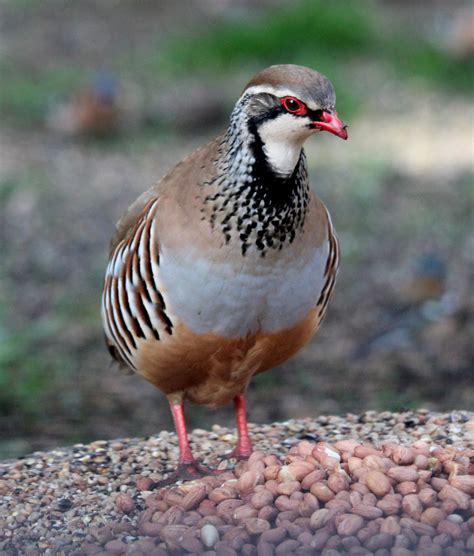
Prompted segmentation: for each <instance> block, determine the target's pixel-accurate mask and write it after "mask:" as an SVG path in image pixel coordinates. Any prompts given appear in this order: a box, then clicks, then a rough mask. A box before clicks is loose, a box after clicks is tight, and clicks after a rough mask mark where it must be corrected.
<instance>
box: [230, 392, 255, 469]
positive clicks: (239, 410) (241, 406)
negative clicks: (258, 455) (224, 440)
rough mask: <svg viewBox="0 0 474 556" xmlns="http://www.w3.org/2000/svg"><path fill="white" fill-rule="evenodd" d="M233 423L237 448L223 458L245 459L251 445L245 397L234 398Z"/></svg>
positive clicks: (248, 454) (250, 449)
mask: <svg viewBox="0 0 474 556" xmlns="http://www.w3.org/2000/svg"><path fill="white" fill-rule="evenodd" d="M234 408H235V421H236V423H237V446H236V447H235V448H234V449H233V450H232V452H230V454H228V455H227V456H225V457H226V458H229V459H230V458H236V459H247V458H248V457H249V456H250V454H251V453H252V443H251V442H250V437H249V431H248V427H247V410H246V402H245V396H244V395H243V394H239V395H238V396H235V398H234Z"/></svg>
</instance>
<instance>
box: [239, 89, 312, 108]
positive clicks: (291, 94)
mask: <svg viewBox="0 0 474 556" xmlns="http://www.w3.org/2000/svg"><path fill="white" fill-rule="evenodd" d="M258 93H268V94H270V95H275V96H276V97H288V96H289V97H296V98H299V97H298V95H295V92H294V91H291V90H290V89H285V88H284V87H272V86H271V85H254V86H253V87H249V88H248V89H245V91H244V92H243V94H242V96H244V95H248V94H251V95H256V94H258ZM305 104H306V106H307V107H308V108H309V109H310V110H318V109H319V108H320V106H318V105H317V104H316V103H314V102H312V101H310V102H305Z"/></svg>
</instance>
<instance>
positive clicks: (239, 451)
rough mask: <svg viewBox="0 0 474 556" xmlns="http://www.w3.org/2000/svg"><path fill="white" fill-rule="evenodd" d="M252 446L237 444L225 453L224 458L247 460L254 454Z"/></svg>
mask: <svg viewBox="0 0 474 556" xmlns="http://www.w3.org/2000/svg"><path fill="white" fill-rule="evenodd" d="M252 451H253V450H252V446H251V445H248V446H247V445H246V446H239V445H237V446H236V447H235V448H234V449H233V450H232V451H231V452H229V453H228V454H224V455H223V456H222V459H224V460H225V459H236V460H237V461H242V460H247V459H249V457H250V455H251V454H252Z"/></svg>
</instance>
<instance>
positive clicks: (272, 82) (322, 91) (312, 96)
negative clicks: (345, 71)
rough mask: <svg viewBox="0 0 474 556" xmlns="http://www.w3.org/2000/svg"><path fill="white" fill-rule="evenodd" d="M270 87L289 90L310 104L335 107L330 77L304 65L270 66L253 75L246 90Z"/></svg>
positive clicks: (334, 95)
mask: <svg viewBox="0 0 474 556" xmlns="http://www.w3.org/2000/svg"><path fill="white" fill-rule="evenodd" d="M266 86H267V87H269V88H273V89H275V90H288V91H291V93H292V94H293V95H295V96H296V97H297V98H299V99H300V100H302V101H303V102H305V103H308V104H311V103H312V104H315V105H316V106H318V107H320V108H334V105H335V102H336V93H335V92H334V87H333V86H332V83H331V82H330V81H329V79H328V78H327V77H326V76H324V75H323V74H321V73H318V72H317V71H314V70H312V69H309V68H306V67H304V66H297V65H294V64H279V65H274V66H269V67H268V68H265V69H264V70H262V71H260V72H258V73H257V74H256V75H254V76H253V77H252V79H251V80H250V81H249V83H248V84H247V86H246V87H245V89H244V92H245V91H246V90H247V89H249V88H250V87H266Z"/></svg>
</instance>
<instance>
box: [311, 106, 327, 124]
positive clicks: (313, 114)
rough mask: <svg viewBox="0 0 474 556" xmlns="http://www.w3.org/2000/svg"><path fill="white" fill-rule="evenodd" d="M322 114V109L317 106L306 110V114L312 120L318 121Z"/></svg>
mask: <svg viewBox="0 0 474 556" xmlns="http://www.w3.org/2000/svg"><path fill="white" fill-rule="evenodd" d="M322 115H323V110H321V108H318V109H317V110H308V116H309V117H310V118H311V120H312V121H313V122H319V121H320V120H321V117H322Z"/></svg>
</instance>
